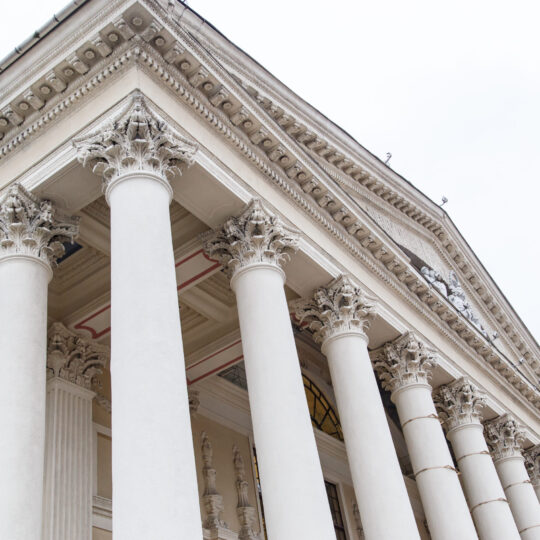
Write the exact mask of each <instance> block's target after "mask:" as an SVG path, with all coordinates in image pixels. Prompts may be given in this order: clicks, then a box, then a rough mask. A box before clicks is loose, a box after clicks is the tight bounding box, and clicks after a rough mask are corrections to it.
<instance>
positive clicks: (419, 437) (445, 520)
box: [374, 332, 478, 540]
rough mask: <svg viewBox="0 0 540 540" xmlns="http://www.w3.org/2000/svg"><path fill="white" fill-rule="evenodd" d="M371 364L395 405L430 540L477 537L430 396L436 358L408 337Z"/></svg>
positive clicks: (379, 353) (382, 351)
mask: <svg viewBox="0 0 540 540" xmlns="http://www.w3.org/2000/svg"><path fill="white" fill-rule="evenodd" d="M374 365H375V370H376V371H377V373H378V374H379V377H380V378H381V381H382V384H383V387H384V388H385V389H387V390H389V391H390V392H391V398H392V401H393V402H394V403H395V404H396V408H397V411H398V414H399V420H400V422H401V427H402V430H403V436H404V437H405V441H406V443H407V448H408V450H409V456H410V458H411V464H412V467H413V471H414V474H415V478H416V484H417V486H418V491H419V493H420V498H421V499H422V504H423V506H424V512H425V514H426V519H427V522H428V525H429V530H430V532H431V536H432V538H433V539H434V540H455V539H456V538H459V539H460V540H470V539H475V538H478V536H477V534H476V531H475V529H474V524H473V521H472V518H471V514H470V513H469V508H468V507H467V502H466V501H465V496H464V495H463V491H462V489H461V485H460V483H459V479H458V476H457V471H456V469H455V468H454V464H453V461H452V457H451V456H450V451H449V450H448V446H447V444H446V440H445V438H444V433H443V431H442V428H441V425H440V423H439V417H438V416H437V413H436V411H435V405H434V404H433V399H432V397H431V385H430V384H429V381H430V379H431V372H432V369H433V367H434V366H435V365H436V360H435V354H434V353H433V352H432V351H430V350H429V349H428V348H427V347H425V346H424V344H423V343H422V342H420V341H419V340H418V339H417V338H416V336H415V335H414V334H412V333H411V332H408V333H406V334H404V335H402V336H400V337H399V338H397V339H396V340H394V341H393V342H390V343H387V344H386V345H384V346H383V347H382V348H381V349H379V350H378V351H377V352H376V353H375V356H374Z"/></svg>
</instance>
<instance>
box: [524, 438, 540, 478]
mask: <svg viewBox="0 0 540 540" xmlns="http://www.w3.org/2000/svg"><path fill="white" fill-rule="evenodd" d="M523 457H524V458H525V467H527V472H528V473H529V478H530V479H531V482H532V484H533V486H538V485H540V444H537V445H536V446H531V448H527V450H525V452H523Z"/></svg>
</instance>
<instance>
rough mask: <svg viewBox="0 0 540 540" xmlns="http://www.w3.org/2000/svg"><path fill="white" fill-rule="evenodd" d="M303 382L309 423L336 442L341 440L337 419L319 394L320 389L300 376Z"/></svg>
mask: <svg viewBox="0 0 540 540" xmlns="http://www.w3.org/2000/svg"><path fill="white" fill-rule="evenodd" d="M302 379H303V381H304V390H305V391H306V399H307V402H308V408H309V414H310V416H311V423H312V424H313V426H314V427H316V428H317V429H320V430H321V431H324V432H325V433H328V435H331V436H332V437H334V438H336V439H337V440H338V441H342V440H343V432H342V431H341V424H340V423H339V418H338V416H337V414H336V411H334V408H333V407H332V405H330V403H329V401H328V400H327V399H326V397H325V395H324V394H323V393H322V392H321V390H320V388H319V387H318V386H317V385H316V384H315V383H314V382H313V381H312V380H311V379H309V378H308V377H306V376H305V375H302Z"/></svg>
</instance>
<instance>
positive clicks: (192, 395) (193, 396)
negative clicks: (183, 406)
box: [188, 388, 201, 416]
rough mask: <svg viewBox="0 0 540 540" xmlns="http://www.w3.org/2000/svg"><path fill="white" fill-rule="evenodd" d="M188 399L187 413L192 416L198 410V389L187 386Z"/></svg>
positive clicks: (199, 402)
mask: <svg viewBox="0 0 540 540" xmlns="http://www.w3.org/2000/svg"><path fill="white" fill-rule="evenodd" d="M188 400H189V413H190V414H191V415H192V416H194V415H196V414H197V411H198V410H199V405H200V404H201V401H200V399H199V391H198V390H194V389H193V388H188Z"/></svg>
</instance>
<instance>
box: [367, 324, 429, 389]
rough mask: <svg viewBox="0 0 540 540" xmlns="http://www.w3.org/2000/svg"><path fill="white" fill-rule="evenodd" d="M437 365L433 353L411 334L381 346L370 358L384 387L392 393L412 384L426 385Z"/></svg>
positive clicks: (408, 333)
mask: <svg viewBox="0 0 540 540" xmlns="http://www.w3.org/2000/svg"><path fill="white" fill-rule="evenodd" d="M436 365H437V360H436V356H435V352H434V351H433V350H431V349H429V348H428V347H426V346H425V345H424V343H422V342H421V341H420V340H419V339H418V338H417V337H416V336H415V335H414V334H413V333H412V332H407V333H405V334H403V335H402V336H400V337H398V338H397V339H395V340H394V341H391V342H388V343H386V344H384V345H383V346H382V347H381V348H380V349H378V350H377V351H375V353H374V356H373V367H374V368H375V371H376V372H377V374H378V375H379V378H380V379H381V382H382V386H383V388H384V389H385V390H388V391H390V392H392V393H393V392H395V391H396V390H399V389H401V388H404V387H406V386H410V385H414V384H426V385H429V383H430V380H431V375H432V370H433V368H434V367H435V366H436Z"/></svg>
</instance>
